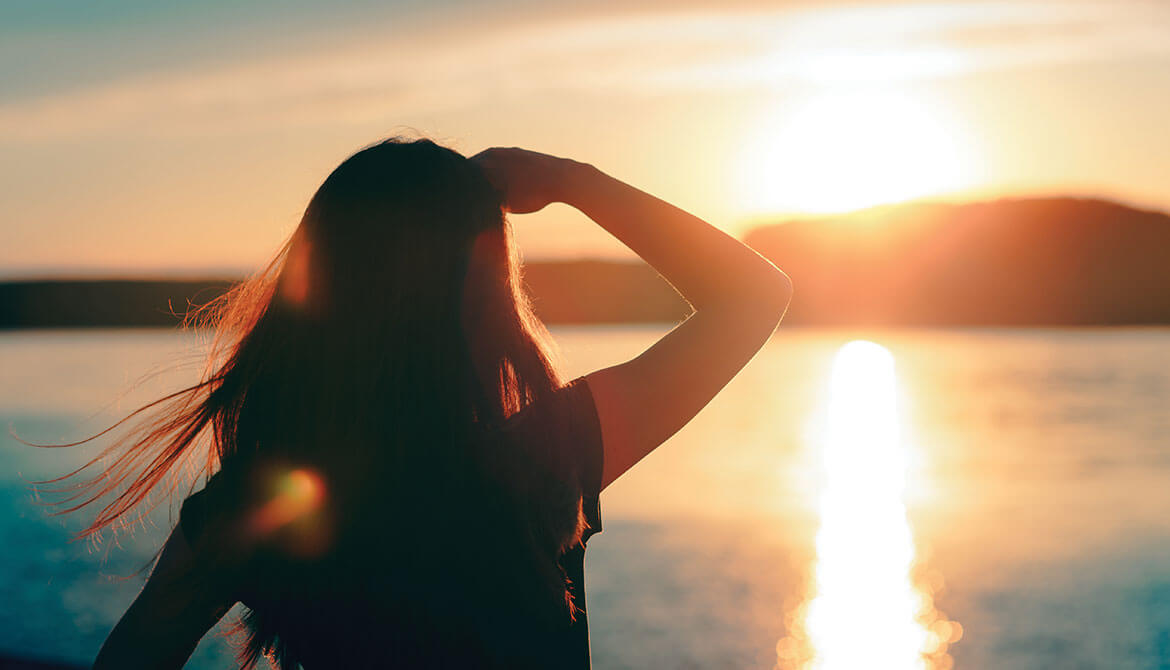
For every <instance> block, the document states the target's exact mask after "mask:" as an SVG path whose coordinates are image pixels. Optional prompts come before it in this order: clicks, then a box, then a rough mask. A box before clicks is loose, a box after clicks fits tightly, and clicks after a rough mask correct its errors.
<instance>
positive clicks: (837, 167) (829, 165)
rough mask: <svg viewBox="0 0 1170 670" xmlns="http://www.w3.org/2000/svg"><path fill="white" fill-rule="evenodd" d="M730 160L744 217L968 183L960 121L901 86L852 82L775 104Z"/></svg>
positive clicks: (869, 201) (886, 199)
mask: <svg viewBox="0 0 1170 670" xmlns="http://www.w3.org/2000/svg"><path fill="white" fill-rule="evenodd" d="M764 125H765V129H764V130H763V131H760V132H758V133H755V134H754V135H752V136H750V137H749V138H748V139H747V141H746V144H745V145H744V147H743V157H742V159H741V160H740V161H739V163H738V164H739V165H740V167H741V172H740V174H739V175H738V177H737V187H738V190H739V191H740V194H739V197H740V202H741V204H742V206H743V207H744V209H745V210H746V211H748V212H751V213H753V214H775V213H796V212H807V213H833V212H845V211H851V210H855V209H861V208H864V207H869V206H872V205H878V204H883V203H890V202H900V201H903V200H910V199H913V198H918V197H923V196H928V195H935V194H939V193H945V192H950V191H955V190H959V189H962V188H964V187H968V186H969V185H970V181H971V179H972V176H973V175H972V172H973V160H972V152H971V151H970V150H969V148H968V147H967V146H966V133H965V132H964V128H963V124H961V123H957V122H956V120H955V119H953V118H952V117H951V115H949V114H948V113H947V111H946V110H945V108H944V107H943V106H941V105H938V104H933V103H932V102H931V101H929V100H927V99H926V98H924V97H922V96H918V95H914V94H912V93H910V92H907V91H899V90H892V89H870V90H867V89H864V88H856V89H850V90H848V91H838V92H826V93H820V94H816V95H813V96H811V97H807V98H805V99H803V100H801V101H794V102H791V103H787V104H782V105H780V106H779V107H778V108H777V109H775V110H774V111H773V112H772V113H770V114H769V115H768V118H767V119H766V120H765V122H764Z"/></svg>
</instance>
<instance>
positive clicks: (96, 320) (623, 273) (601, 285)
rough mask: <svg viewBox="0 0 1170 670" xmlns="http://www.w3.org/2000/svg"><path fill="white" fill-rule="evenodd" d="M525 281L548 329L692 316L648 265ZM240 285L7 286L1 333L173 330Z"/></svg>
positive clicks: (541, 266)
mask: <svg viewBox="0 0 1170 670" xmlns="http://www.w3.org/2000/svg"><path fill="white" fill-rule="evenodd" d="M524 280H525V282H526V284H527V285H528V287H529V289H530V292H531V294H532V296H533V306H534V308H535V309H536V312H537V314H539V315H540V317H541V318H542V319H543V320H545V321H547V322H548V323H560V324H568V323H631V322H661V321H668V322H669V321H678V320H681V319H682V318H684V317H685V316H686V315H687V314H689V313H690V308H689V307H688V306H687V304H686V303H685V302H684V301H683V300H682V299H681V298H680V297H679V296H678V294H677V293H675V291H674V289H672V288H671V287H670V285H669V284H667V283H666V282H665V281H664V280H663V279H662V278H661V277H659V276H658V273H656V272H654V270H652V269H651V268H650V267H649V266H648V265H646V264H644V263H626V262H606V261H572V262H558V263H529V264H526V265H525V266H524ZM236 281H238V279H236V278H231V277H221V278H208V279H202V280H166V279H109V280H105V279H102V280H36V281H11V282H0V329H13V328H85V327H173V326H175V325H177V324H178V323H179V322H180V320H181V317H182V315H183V314H184V313H185V312H186V311H187V309H188V307H189V305H192V304H194V305H200V304H204V303H206V302H208V301H210V300H213V299H215V298H216V297H217V296H219V295H221V294H222V293H223V292H224V291H225V290H227V289H228V288H229V287H231V286H232V284H234V283H235V282H236ZM374 299H375V298H373V297H371V300H374Z"/></svg>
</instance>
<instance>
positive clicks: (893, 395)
mask: <svg viewBox="0 0 1170 670" xmlns="http://www.w3.org/2000/svg"><path fill="white" fill-rule="evenodd" d="M897 395H898V394H897V377H896V374H895V371H894V359H893V356H892V355H891V354H890V352H889V351H887V350H886V349H885V348H884V347H881V346H880V345H877V344H874V343H872V342H866V341H861V340H856V341H853V342H850V343H848V344H846V345H845V346H843V347H842V348H841V349H840V350H839V351H838V352H837V355H836V357H835V358H834V361H833V368H832V373H831V376H830V382H829V396H828V402H827V406H826V408H825V417H824V418H825V421H826V426H825V430H824V433H823V436H822V439H821V443H820V445H819V446H820V455H821V462H820V464H821V468H822V472H823V475H824V488H823V490H822V494H821V497H820V501H819V502H820V505H819V507H820V530H819V532H818V533H817V537H816V567H815V579H814V588H815V591H814V593H813V594H812V595H811V599H810V600H809V601H808V602H807V603H805V605H804V606H803V608H802V609H801V610H800V611H799V612H798V619H799V620H797V621H793V622H792V628H794V629H795V630H793V635H792V637H789V638H785V639H784V640H781V641H780V644H779V645H777V652H778V661H779V666H780V667H782V668H803V669H805V670H854V669H856V668H872V669H877V670H928V669H929V670H938V669H940V668H949V667H950V666H951V663H952V662H951V658H950V657H949V656H948V655H947V653H946V651H947V645H948V644H950V643H952V642H954V641H956V640H957V639H958V638H959V636H960V635H961V634H962V628H961V627H960V626H959V625H958V624H957V623H955V622H950V621H947V620H946V618H945V617H944V616H942V615H941V613H939V612H938V611H936V610H935V609H934V606H933V602H932V597H931V594H930V593H927V592H924V591H923V590H922V589H920V588H918V587H916V586H915V583H914V579H913V569H914V563H915V546H914V537H913V533H912V530H911V528H910V523H909V521H908V519H907V517H906V508H905V505H904V504H903V501H902V499H903V493H904V490H905V485H906V461H907V453H906V447H905V445H904V443H903V440H902V435H901V430H900V425H899V419H898V406H897Z"/></svg>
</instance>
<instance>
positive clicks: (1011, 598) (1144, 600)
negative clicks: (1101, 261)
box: [0, 327, 1170, 670]
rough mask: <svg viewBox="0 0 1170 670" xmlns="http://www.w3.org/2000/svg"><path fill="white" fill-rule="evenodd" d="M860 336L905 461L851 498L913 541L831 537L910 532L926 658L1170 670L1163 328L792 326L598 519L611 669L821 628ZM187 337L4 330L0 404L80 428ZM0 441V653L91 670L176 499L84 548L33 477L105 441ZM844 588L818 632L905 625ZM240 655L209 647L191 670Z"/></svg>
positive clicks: (592, 568) (594, 564)
mask: <svg viewBox="0 0 1170 670" xmlns="http://www.w3.org/2000/svg"><path fill="white" fill-rule="evenodd" d="M662 332H664V331H663V329H662V328H657V327H628V328H627V327H621V328H611V327H586V328H562V329H558V330H556V331H554V334H555V335H556V337H557V339H558V341H559V342H560V343H561V345H562V349H563V352H564V359H565V361H564V362H565V370H566V372H567V373H568V374H569V375H571V376H572V375H576V374H581V373H584V372H587V371H589V370H591V369H595V368H597V367H601V366H604V365H608V364H612V363H615V362H619V361H621V360H625V359H626V358H629V357H631V356H633V355H635V354H637V353H638V352H640V351H641V350H642V349H643V348H644V347H645V346H646V345H648V344H649V343H651V342H652V341H653V340H654V338H655V337H657V336H658V335H660V334H661V333H662ZM856 338H865V339H868V340H870V341H872V342H875V343H877V344H879V345H881V346H882V347H884V348H885V349H886V350H888V351H889V352H890V354H891V355H892V360H893V366H894V368H893V369H894V374H895V382H894V383H895V384H896V394H897V409H896V410H892V411H896V412H897V415H898V416H897V419H896V420H897V426H898V433H897V435H898V437H897V442H898V444H899V445H901V446H900V447H899V448H900V449H902V450H903V451H902V452H899V453H901V456H899V461H898V462H899V463H904V467H901V468H900V470H899V473H900V474H898V475H896V477H900V478H901V479H900V480H899V482H898V486H897V487H896V488H894V487H892V485H891V486H885V485H883V484H882V482H887V483H888V482H892V481H894V479H892V478H894V477H895V475H893V474H890V472H887V469H886V468H876V469H875V470H874V478H875V480H874V481H873V482H870V483H867V484H864V485H862V484H855V485H854V486H852V487H851V488H850V489H848V490H861V491H886V492H887V493H888V492H889V491H896V492H897V493H896V494H894V495H895V496H896V497H899V496H900V498H901V500H900V501H899V502H900V503H901V502H904V507H898V508H897V510H895V511H896V512H897V513H891V514H890V515H886V516H885V517H882V518H888V519H893V520H894V521H895V522H896V523H895V524H894V526H891V527H901V526H905V527H906V528H908V529H909V534H906V535H905V536H904V537H903V535H902V534H900V533H893V532H892V531H891V532H889V533H884V534H883V533H877V534H875V537H874V538H870V539H868V540H866V541H867V542H869V543H870V544H869V545H866V544H864V543H862V544H857V539H856V537H855V538H854V539H853V540H850V541H846V542H844V543H843V544H839V546H842V547H846V548H848V547H853V548H852V549H847V550H845V554H846V556H845V557H846V558H847V559H849V560H854V561H857V555H859V554H860V555H861V556H862V559H861V561H860V562H858V563H856V564H857V565H861V566H864V565H865V564H866V558H867V557H869V556H871V555H872V556H879V555H881V551H884V550H886V549H888V548H889V547H890V546H893V544H892V543H896V542H898V541H899V540H897V539H896V538H895V537H894V536H895V535H897V537H903V540H904V541H905V542H907V543H908V544H907V550H908V551H912V553H913V558H914V560H913V563H912V565H911V567H910V568H909V572H908V573H907V574H903V576H902V577H901V578H900V579H902V580H903V582H904V584H902V585H904V586H905V587H906V588H910V589H913V592H914V593H917V594H920V596H922V597H925V598H927V599H928V600H929V602H932V603H933V607H934V608H936V611H935V616H936V619H938V620H943V621H953V622H957V623H958V624H960V625H961V630H962V638H961V639H960V640H959V641H958V642H957V643H955V644H953V645H951V646H950V648H949V649H948V650H947V654H945V655H941V654H936V655H935V656H934V657H932V660H931V663H930V666H929V667H932V668H945V667H947V666H949V665H951V664H952V663H953V666H954V667H957V668H963V669H967V668H970V669H973V670H980V669H982V668H999V669H1014V668H1021V669H1023V668H1028V669H1032V668H1041V667H1060V668H1134V669H1136V668H1143V669H1144V668H1164V667H1170V542H1168V541H1167V540H1168V539H1170V515H1168V514H1167V512H1170V485H1168V483H1170V449H1168V448H1167V445H1166V437H1165V436H1167V435H1170V330H1163V329H1149V330H1069V331H1054V330H1037V331H1024V330H1002V331H997V330H976V331H877V332H844V331H818V330H800V329H796V330H781V332H780V333H779V334H777V336H776V337H775V338H774V339H773V340H772V341H771V342H770V343H769V344H768V345H767V347H766V348H765V349H764V351H763V352H761V354H760V355H759V356H758V357H757V358H756V359H755V360H754V361H753V362H752V363H751V364H750V365H749V366H748V368H746V369H745V370H744V371H743V372H742V373H741V374H740V375H739V376H738V377H737V378H736V379H735V380H734V381H733V382H732V383H731V385H729V386H728V388H727V389H726V390H725V391H724V392H723V393H722V394H721V395H720V396H719V397H718V398H716V399H715V401H713V402H712V403H711V405H710V406H708V408H707V409H705V410H704V411H703V412H702V413H701V414H700V415H699V416H698V417H696V419H695V420H694V421H693V422H692V423H691V424H690V425H689V426H688V427H687V428H685V429H684V430H683V431H682V432H680V433H679V434H678V435H676V436H675V437H674V438H672V439H671V440H670V441H669V442H668V443H666V444H665V445H663V446H662V447H660V448H659V450H658V451H656V452H655V453H653V454H651V455H650V456H649V457H647V458H646V459H645V460H644V461H643V462H642V463H640V464H639V465H638V466H637V467H636V468H635V469H634V470H632V471H631V472H629V473H628V474H627V475H625V476H624V477H622V478H621V479H620V480H618V481H617V482H616V483H614V484H613V485H612V486H611V487H610V488H609V489H608V490H607V491H606V492H605V493H604V494H603V496H602V515H603V519H604V524H605V531H604V532H603V533H601V534H600V535H597V536H596V537H594V538H593V539H592V540H591V541H590V549H589V556H588V558H587V565H586V568H587V572H588V577H587V581H588V592H589V611H590V626H591V630H592V636H593V653H594V659H595V666H596V667H598V668H603V669H609V668H614V669H616V668H649V667H659V668H762V669H769V668H773V667H775V666H776V664H777V662H778V656H777V643H778V642H779V643H781V644H780V648H781V651H791V649H789V647H786V645H788V644H789V643H790V642H791V641H793V640H798V641H799V640H802V639H805V640H806V639H807V637H808V635H807V632H808V631H807V628H808V620H807V616H808V611H809V604H810V602H813V601H815V599H816V597H817V595H818V589H820V591H821V592H822V594H823V591H824V589H825V588H826V587H825V586H824V585H823V584H822V585H819V586H818V584H817V582H816V576H817V575H818V574H830V573H831V571H827V570H826V569H825V561H826V560H828V559H826V557H825V550H824V548H823V547H822V550H821V551H819V552H818V548H817V542H816V538H817V536H818V532H821V531H822V530H823V529H824V527H825V524H827V523H828V521H827V520H826V518H823V516H822V515H823V514H825V513H827V512H826V509H825V507H824V506H825V504H826V503H825V500H826V497H825V491H826V490H838V491H840V490H844V489H840V488H838V489H832V488H831V487H829V485H828V483H827V478H831V477H832V476H833V475H832V470H831V469H830V470H826V467H825V462H824V459H823V456H824V453H825V452H824V449H825V438H824V434H825V433H824V430H825V426H824V423H825V422H826V421H835V422H838V423H841V421H840V419H830V418H828V417H830V416H835V415H836V416H839V415H840V413H839V411H838V410H831V411H826V408H831V407H834V404H833V401H832V394H833V393H835V392H834V391H832V387H831V385H830V369H831V364H832V361H833V357H834V355H835V354H836V352H838V351H839V349H840V348H841V347H842V345H844V344H845V343H846V342H848V341H850V340H853V339H856ZM189 350H190V342H189V339H188V337H187V336H184V335H182V334H178V333H169V332H148V331H141V332H137V331H102V332H85V333H65V332H35V333H9V334H3V335H0V374H2V375H3V386H2V388H0V415H2V419H3V421H4V423H5V424H9V425H11V427H12V428H13V430H15V431H16V432H17V433H18V434H20V435H22V436H24V437H26V438H29V439H34V440H44V441H53V440H64V439H70V438H76V437H78V436H81V435H84V434H85V431H86V430H87V429H90V428H97V427H99V426H100V425H101V424H102V422H103V420H105V419H108V418H109V417H113V416H117V413H118V411H120V410H125V409H128V408H132V407H133V406H134V403H135V402H136V401H138V400H142V399H145V398H149V397H151V395H152V394H156V393H158V392H160V391H161V390H162V389H164V388H167V387H168V386H173V385H174V384H175V383H177V380H178V379H180V378H184V375H183V374H179V375H170V376H165V375H164V376H163V377H161V378H158V379H155V380H153V381H151V382H148V383H146V384H144V385H143V386H142V387H140V388H139V389H138V390H137V391H135V392H133V393H131V394H130V396H128V397H126V398H124V399H123V400H122V401H121V403H120V404H118V405H114V406H112V407H106V406H108V405H110V403H111V402H112V401H113V400H114V398H115V397H116V396H117V395H118V394H119V393H120V392H121V391H123V390H125V389H126V388H127V386H129V385H130V384H131V383H132V382H134V381H135V379H137V378H138V377H140V376H141V375H142V374H144V373H146V372H148V371H149V370H150V369H151V368H152V366H155V365H156V364H158V363H165V362H167V361H172V360H174V359H175V356H176V355H179V354H181V353H182V352H184V351H189ZM186 374H187V375H188V376H189V374H190V373H186ZM875 393H880V392H875ZM855 402H856V401H855ZM884 403H885V400H880V401H877V402H875V405H874V406H875V407H885V406H886V405H885V404H884ZM856 406H857V407H864V405H856ZM891 406H892V405H891ZM103 407H106V409H105V410H104V411H102V412H100V413H99V414H98V415H97V416H92V415H93V414H94V413H95V412H99V410H102V408H103ZM849 413H850V412H849V411H846V414H849ZM854 413H857V414H859V415H860V414H862V413H863V411H862V410H861V409H858V410H857V411H856V412H854ZM861 434H865V433H864V431H862V432H861ZM0 439H3V442H2V443H0V461H2V462H3V463H4V467H3V468H2V469H0V540H2V543H3V551H2V552H0V653H5V652H7V653H12V652H17V653H21V654H31V655H36V656H41V657H52V658H59V659H65V660H72V661H76V662H83V663H84V662H88V661H89V660H91V659H92V657H93V655H94V654H95V653H96V650H97V648H98V647H99V645H100V644H101V641H102V639H103V638H104V636H105V634H106V633H107V632H108V630H109V628H110V627H111V626H112V625H113V623H114V622H115V621H116V619H117V617H118V616H119V615H120V614H121V612H122V611H123V610H124V609H125V607H126V606H127V605H128V604H129V602H130V601H131V600H132V599H133V597H134V595H135V593H136V591H137V589H138V588H139V587H140V585H141V581H142V578H141V577H134V576H132V573H133V572H134V571H135V570H136V569H138V568H139V567H141V565H142V564H143V563H145V562H146V561H147V560H148V559H149V557H150V556H151V555H152V553H153V552H154V551H155V550H156V549H157V547H158V545H159V543H160V542H161V541H162V539H163V537H164V536H165V534H166V532H167V531H168V530H169V527H170V525H171V524H172V523H173V519H174V509H175V508H176V507H177V501H176V505H174V506H171V507H169V508H167V507H166V506H164V508H163V509H160V510H159V511H158V513H156V514H155V515H154V516H152V517H151V519H152V521H153V523H154V524H155V525H154V526H153V527H148V528H146V529H145V530H142V531H139V532H136V533H135V534H133V535H131V536H128V537H123V538H122V539H121V546H120V547H111V546H110V545H109V544H107V545H104V546H103V547H101V548H99V549H96V550H94V549H92V548H90V547H89V546H87V545H86V544H85V543H72V544H70V543H69V542H68V538H69V535H70V532H71V531H72V530H75V529H76V528H77V526H78V523H79V520H78V519H63V518H60V517H48V516H46V514H45V511H44V509H43V508H41V507H38V506H37V505H36V504H35V500H34V499H33V496H32V494H31V493H30V491H29V489H28V486H27V484H26V481H27V480H29V479H35V478H40V477H45V476H50V475H55V474H60V473H62V472H64V471H66V470H68V469H70V468H71V467H75V466H76V465H77V464H79V463H81V462H83V460H84V459H85V458H88V457H91V456H92V455H93V454H94V453H95V451H94V449H93V448H79V449H71V450H56V451H40V450H32V449H29V448H27V447H23V446H21V445H19V444H18V443H16V442H14V441H13V440H11V439H10V438H8V437H3V438H0ZM855 441H856V439H855ZM883 462H884V461H883ZM858 481H862V480H858ZM883 495H886V494H883ZM830 497H831V498H832V496H830ZM832 499H841V498H840V496H839V495H838V497H837V498H832ZM844 499H846V500H848V499H849V498H848V497H846V498H844ZM891 509H893V508H891ZM898 510H900V511H898ZM899 514H900V515H901V516H899ZM874 518H878V517H874ZM898 519H902V520H903V521H898ZM899 524H900V525H901V526H899ZM830 527H832V526H830ZM846 536H847V537H848V532H846ZM851 542H852V544H851ZM867 546H868V547H871V548H873V549H874V550H875V551H874V553H872V554H871V553H870V552H868V551H866V548H867ZM818 561H820V562H821V566H820V568H818ZM871 562H872V561H871ZM818 569H819V573H818ZM895 572H897V571H895ZM902 572H903V573H905V571H902ZM874 574H875V575H878V576H875V577H874V578H873V580H876V581H879V582H880V580H882V579H887V577H882V576H880V575H881V574H884V573H880V572H876V571H875V572H874ZM891 574H893V573H891ZM888 578H889V579H897V577H896V575H895V576H893V577H888ZM873 580H871V581H873ZM877 586H881V585H880V584H878V585H877ZM845 593H846V597H847V598H848V597H851V596H850V595H849V594H850V593H851V591H850V590H846V591H845ZM843 602H844V605H840V606H837V607H836V610H835V611H839V612H844V613H845V614H843V615H837V618H836V619H835V620H834V621H833V622H832V629H833V634H832V635H829V636H828V637H826V638H825V639H828V640H854V642H855V644H864V642H863V641H864V640H865V636H866V633H867V632H870V631H872V630H874V629H875V627H876V625H877V624H876V622H877V621H879V620H880V621H882V622H883V625H884V623H885V622H886V619H888V618H890V617H897V616H898V614H897V612H898V610H897V608H894V607H891V610H890V612H885V613H882V612H873V611H871V609H866V610H865V612H868V613H867V614H865V616H861V615H860V613H861V612H862V610H861V609H858V612H859V615H858V616H855V617H849V616H848V613H849V610H850V605H849V602H851V601H849V600H848V599H847V600H845V601H843ZM858 602H860V601H858ZM878 602H879V603H880V602H881V601H880V600H879V601H878ZM871 605H872V603H871ZM871 605H866V608H871ZM910 623H913V622H910ZM929 623H930V622H929V621H928V622H925V623H922V622H919V624H915V625H921V626H929ZM948 630H950V629H948ZM954 630H956V631H957V630H958V627H955V629H954ZM782 641H788V642H782ZM831 644H836V645H842V644H844V643H843V642H832V643H831ZM875 653H877V652H875ZM785 658H790V657H785ZM825 658H828V656H826V655H825V654H824V653H822V654H821V662H822V664H823V667H828V666H827V665H824V664H825V663H827V661H825V660H824V659H825ZM229 659H230V650H229V649H228V648H227V646H226V644H225V643H224V641H223V640H222V639H220V638H217V637H216V636H214V635H212V636H209V637H208V638H206V639H205V640H204V642H203V643H202V644H201V645H200V647H199V649H198V650H197V651H196V654H195V656H194V657H193V658H192V661H191V662H190V663H189V664H188V666H187V667H190V668H217V667H230V663H229ZM786 663H787V664H788V665H794V664H795V662H794V661H786ZM878 665H879V664H877V663H875V664H874V665H872V666H871V667H878ZM784 667H787V666H784Z"/></svg>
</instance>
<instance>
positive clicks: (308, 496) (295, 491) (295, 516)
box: [252, 468, 325, 535]
mask: <svg viewBox="0 0 1170 670" xmlns="http://www.w3.org/2000/svg"><path fill="white" fill-rule="evenodd" d="M324 500H325V484H324V482H323V481H322V480H321V477H320V476H319V475H318V474H317V473H315V472H313V471H312V470H309V469H307V468H298V469H295V470H291V471H289V472H287V473H285V474H284V475H282V476H281V477H280V478H279V479H278V481H277V483H276V495H274V496H273V497H272V499H270V500H269V501H268V502H267V503H266V504H265V505H264V506H263V507H261V508H260V509H259V510H258V511H257V512H256V514H255V516H254V517H253V519H252V528H253V530H254V532H255V533H257V534H259V535H267V534H269V533H272V532H273V531H275V530H277V529H279V528H281V527H283V526H287V525H288V524H290V523H292V522H294V521H298V520H300V519H304V518H305V517H307V516H308V515H309V514H311V513H312V512H315V511H317V510H318V509H320V507H321V504H322V503H323V502H324Z"/></svg>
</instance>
